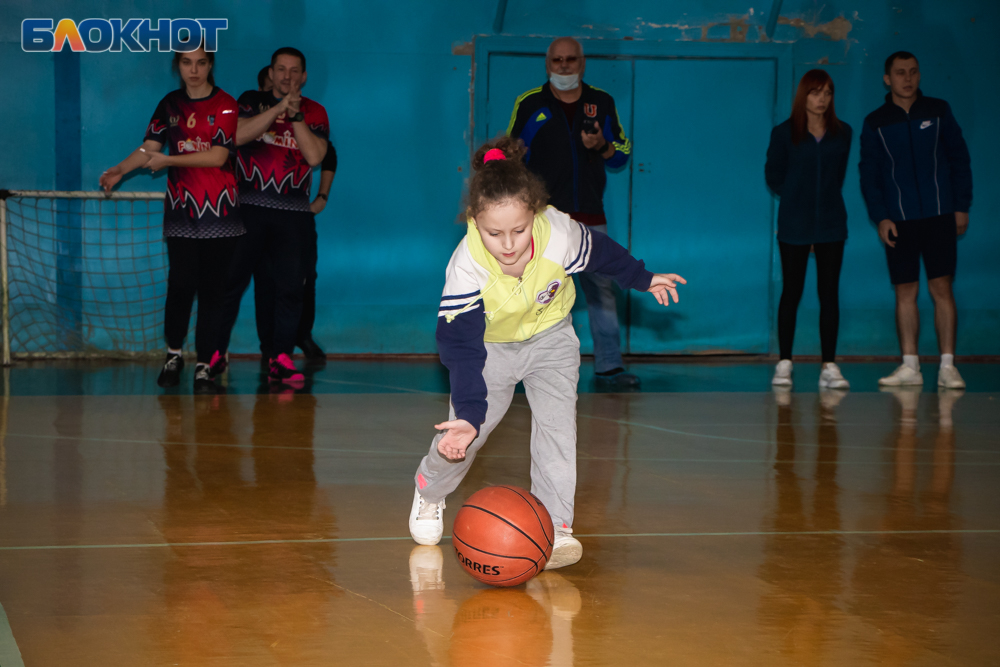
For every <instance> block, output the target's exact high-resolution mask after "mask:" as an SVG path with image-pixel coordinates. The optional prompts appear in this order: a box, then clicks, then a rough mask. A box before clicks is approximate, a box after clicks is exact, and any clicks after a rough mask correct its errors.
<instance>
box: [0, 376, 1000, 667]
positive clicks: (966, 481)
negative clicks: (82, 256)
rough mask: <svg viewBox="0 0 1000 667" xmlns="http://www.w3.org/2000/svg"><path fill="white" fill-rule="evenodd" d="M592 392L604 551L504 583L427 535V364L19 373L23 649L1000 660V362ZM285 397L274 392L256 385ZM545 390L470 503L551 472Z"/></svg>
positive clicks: (14, 577)
mask: <svg viewBox="0 0 1000 667" xmlns="http://www.w3.org/2000/svg"><path fill="white" fill-rule="evenodd" d="M633 369H634V370H635V371H636V372H637V373H638V374H639V375H641V376H643V378H644V379H645V380H646V383H645V387H644V391H642V392H636V393H627V394H614V393H597V392H595V391H594V387H593V385H592V379H591V375H590V373H591V371H590V370H588V368H587V367H586V366H585V368H584V379H583V381H582V382H581V394H580V401H579V482H578V489H577V500H576V502H577V520H576V525H575V532H576V534H577V536H578V537H579V538H580V541H581V542H582V543H583V545H584V555H583V560H582V561H581V562H580V563H578V564H577V565H574V566H572V567H568V568H565V569H562V570H558V571H550V572H546V573H543V574H542V575H540V576H538V577H537V578H535V579H534V580H532V581H531V582H529V583H528V584H527V585H524V586H521V587H517V588H513V589H508V590H495V589H490V588H488V587H486V586H483V585H481V584H479V583H477V582H475V581H474V580H472V579H471V578H470V577H468V576H467V575H466V574H464V573H463V572H462V571H461V569H460V567H459V565H458V563H457V561H456V560H455V557H454V554H453V552H452V549H451V543H450V540H449V539H448V538H446V539H444V540H443V541H442V542H441V545H440V547H416V546H415V545H414V544H413V543H412V541H411V540H410V538H409V535H408V531H407V527H406V517H407V513H408V510H409V506H410V501H411V498H412V495H413V486H412V476H413V472H414V469H415V467H416V465H417V463H418V462H419V460H420V457H421V456H422V455H423V454H424V453H425V451H426V449H427V446H428V444H429V441H430V438H431V436H432V435H433V428H432V426H433V424H435V423H436V422H437V421H439V420H440V419H442V418H443V417H444V415H445V414H446V412H447V395H446V394H445V393H443V392H444V391H445V390H444V386H445V385H444V382H445V380H444V378H443V377H442V374H441V372H440V369H439V368H438V367H437V365H436V364H434V363H431V362H401V361H395V362H392V361H389V362H375V361H372V362H357V361H351V362H346V361H345V362H330V363H329V364H328V365H327V367H326V368H325V369H323V370H321V371H318V372H316V373H315V375H314V376H313V377H312V380H311V381H310V382H309V383H308V385H307V389H306V390H305V391H302V392H298V393H270V392H268V391H267V387H266V383H265V384H263V385H261V384H260V383H259V382H258V380H257V377H256V370H257V367H256V364H255V363H253V362H252V361H238V362H236V363H235V364H234V369H233V371H232V374H231V377H230V378H229V392H228V393H227V394H226V395H219V396H192V395H191V392H190V386H189V384H190V381H191V377H190V375H191V374H190V368H188V369H185V374H184V382H183V384H182V386H181V387H179V388H178V389H175V390H170V391H168V392H164V391H162V390H160V389H158V388H157V387H156V386H155V377H156V373H157V370H158V369H157V368H156V367H155V365H142V364H93V363H33V364H20V365H19V366H15V367H14V368H13V369H9V370H5V371H3V381H4V384H3V387H4V398H3V407H2V413H0V665H2V666H3V667H18V666H20V665H27V666H28V667H35V666H43V665H59V666H60V667H63V666H68V665H100V666H102V667H104V666H110V665H128V666H131V665H144V666H145V665H234V666H235V665H240V666H245V665H394V666H395V665H418V666H419V665H441V666H443V665H452V666H455V667H457V666H460V665H475V666H477V667H482V666H489V665H505V666H506V665H580V666H584V665H627V666H629V667H637V666H639V665H666V664H669V665H726V666H729V665H769V666H770V665H789V666H791V665H883V664H884V665H934V666H941V665H961V666H963V667H967V666H970V665H996V664H1000V647H998V644H997V642H996V635H995V633H996V631H997V628H1000V366H997V365H991V364H976V365H973V364H969V365H967V366H964V367H962V370H963V372H964V373H965V377H966V379H967V381H968V382H969V386H970V389H969V390H968V391H966V392H938V391H937V390H936V387H934V386H933V383H934V381H935V379H936V372H935V371H934V370H933V367H932V366H925V378H926V380H927V385H926V387H925V388H924V391H922V392H921V391H919V388H918V389H917V390H902V391H896V392H879V391H877V389H876V388H875V384H874V380H875V379H876V378H877V377H878V376H879V375H880V374H882V373H884V372H887V371H888V370H891V365H890V364H881V365H879V364H844V365H843V369H844V373H845V376H847V377H848V379H850V380H852V381H853V382H854V391H851V392H850V393H847V394H838V393H826V392H825V393H822V394H820V393H817V392H816V389H815V387H816V384H815V383H816V379H815V378H816V376H817V375H818V367H817V365H809V364H801V365H797V369H796V373H797V375H796V381H797V386H796V390H795V391H794V392H791V393H784V394H782V393H774V392H773V391H771V389H770V387H769V385H768V380H769V376H770V371H771V367H770V365H767V364H736V363H733V364H708V365H698V364H664V363H644V364H640V363H637V364H635V365H634V366H633ZM259 389H262V390H263V393H258V390H259ZM529 432H530V411H529V409H528V407H527V403H526V402H525V400H524V396H523V395H518V396H516V397H515V401H514V405H513V406H512V408H511V410H510V412H509V413H508V415H507V418H506V419H505V421H504V423H503V424H502V425H501V426H500V428H499V429H498V430H497V431H496V432H495V434H494V436H493V437H492V438H491V440H490V443H489V445H488V446H487V448H486V449H485V450H484V452H483V454H482V455H481V457H480V459H479V460H478V462H477V464H476V466H475V467H474V468H473V471H472V473H471V474H470V475H469V477H468V478H467V479H466V480H465V482H464V484H463V485H462V486H461V487H460V488H459V490H458V491H457V492H456V493H455V494H454V495H453V496H452V497H450V498H449V499H448V509H447V511H446V513H445V515H446V516H445V518H446V525H445V534H446V535H448V534H449V533H450V521H451V519H452V518H453V516H454V513H455V511H457V509H458V508H459V507H460V506H461V504H462V501H463V499H464V498H465V497H467V496H468V495H470V494H471V493H473V492H475V491H476V490H478V489H479V488H481V487H483V486H486V485H491V484H517V485H521V486H525V487H527V486H529V479H528V466H529V460H528V458H527V442H528V434H529Z"/></svg>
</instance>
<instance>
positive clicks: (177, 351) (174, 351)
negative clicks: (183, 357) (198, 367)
mask: <svg viewBox="0 0 1000 667" xmlns="http://www.w3.org/2000/svg"><path fill="white" fill-rule="evenodd" d="M167 352H169V353H170V354H181V351H180V350H172V349H170V348H169V347H168V348H167Z"/></svg>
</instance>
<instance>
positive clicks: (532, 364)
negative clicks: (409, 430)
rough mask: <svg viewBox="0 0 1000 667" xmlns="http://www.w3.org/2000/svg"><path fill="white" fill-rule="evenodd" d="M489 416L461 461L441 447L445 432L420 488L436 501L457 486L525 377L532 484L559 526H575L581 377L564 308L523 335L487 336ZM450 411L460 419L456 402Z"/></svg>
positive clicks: (424, 464)
mask: <svg viewBox="0 0 1000 667" xmlns="http://www.w3.org/2000/svg"><path fill="white" fill-rule="evenodd" d="M483 378H484V379H485V380H486V389H487V392H488V393H487V397H486V400H487V403H488V407H487V411H486V422H485V423H484V424H483V425H482V426H480V427H479V437H477V438H476V439H475V440H473V441H472V444H471V445H469V448H468V449H467V450H466V453H465V458H464V459H463V460H461V461H450V460H448V459H447V458H445V457H444V456H442V455H441V453H440V452H438V449H437V445H438V442H439V441H440V440H441V438H442V437H444V436H443V434H440V433H439V434H438V435H436V436H435V437H434V440H433V441H432V442H431V449H430V452H428V454H427V456H425V457H424V459H423V461H421V462H420V467H419V468H417V474H416V477H415V482H416V484H417V488H418V489H420V495H421V496H423V498H424V499H425V500H427V501H428V502H431V503H437V502H440V501H441V500H443V499H444V498H445V497H446V496H447V495H448V494H449V493H451V492H452V491H454V490H455V489H456V488H458V485H459V484H460V483H461V482H462V479H463V478H464V477H465V474H466V473H467V472H468V471H469V467H470V466H471V465H472V462H473V461H475V460H476V454H477V453H478V452H479V450H480V449H481V448H482V446H483V445H485V444H486V439H487V438H489V437H490V433H492V432H493V429H495V428H496V427H497V424H499V423H500V420H501V419H503V416H504V415H505V414H506V413H507V408H509V407H510V401H511V399H512V398H513V397H514V387H515V385H517V383H518V382H520V381H523V382H524V392H525V394H526V395H527V397H528V405H529V406H530V407H531V492H532V493H533V494H535V495H536V496H537V497H538V499H539V500H541V501H542V504H544V505H545V508H546V509H547V510H548V511H549V514H551V515H552V522H553V523H554V524H555V525H556V526H562V525H563V524H565V525H566V527H567V528H571V527H572V526H573V497H574V495H575V494H576V385H577V382H578V380H579V379H580V340H579V339H578V338H577V337H576V332H575V331H573V324H572V322H571V321H570V317H569V316H567V317H566V319H564V320H563V321H562V322H559V323H558V324H556V325H554V326H552V327H549V328H548V329H546V330H545V331H543V332H541V333H539V334H535V335H534V336H532V337H531V338H529V339H528V340H526V341H523V342H521V343H486V366H485V367H484V368H483ZM449 419H455V408H454V407H452V408H451V410H450V416H449Z"/></svg>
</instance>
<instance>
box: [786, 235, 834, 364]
mask: <svg viewBox="0 0 1000 667" xmlns="http://www.w3.org/2000/svg"><path fill="white" fill-rule="evenodd" d="M810 247H812V248H813V252H815V254H816V287H817V291H818V292H819V340H820V347H821V348H822V350H823V362H824V363H825V362H828V361H829V362H832V361H833V360H834V358H835V357H836V356H837V332H838V330H839V329H840V265H841V263H842V262H843V259H844V242H843V241H837V242H835V243H815V244H813V245H812V246H809V245H792V244H791V243H784V242H782V241H778V248H779V250H780V251H781V277H782V280H783V281H784V287H783V288H782V290H781V302H780V303H779V304H778V347H779V351H780V354H781V358H782V359H791V358H792V343H793V342H794V341H795V317H796V315H797V314H798V310H799V301H800V300H801V299H802V290H803V289H804V288H805V283H806V268H807V267H808V266H809V248H810Z"/></svg>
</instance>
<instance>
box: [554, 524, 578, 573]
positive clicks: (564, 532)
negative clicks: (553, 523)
mask: <svg viewBox="0 0 1000 667" xmlns="http://www.w3.org/2000/svg"><path fill="white" fill-rule="evenodd" d="M582 557H583V545H582V544H580V540H578V539H576V538H575V537H573V529H572V528H556V538H555V541H554V544H553V545H552V556H551V557H550V558H549V561H548V562H547V563H546V564H545V569H546V570H557V569H559V568H560V567H566V566H567V565H572V564H573V563H576V562H578V561H579V560H580V558H582Z"/></svg>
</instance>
